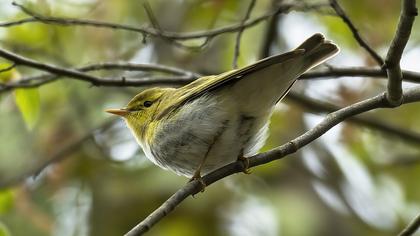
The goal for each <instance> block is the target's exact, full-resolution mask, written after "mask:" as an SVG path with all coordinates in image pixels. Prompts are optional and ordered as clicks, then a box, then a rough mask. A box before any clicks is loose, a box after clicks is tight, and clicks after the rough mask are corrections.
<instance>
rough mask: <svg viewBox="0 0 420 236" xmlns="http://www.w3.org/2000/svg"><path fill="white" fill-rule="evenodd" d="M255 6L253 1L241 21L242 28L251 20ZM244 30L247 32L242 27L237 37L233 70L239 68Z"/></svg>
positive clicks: (253, 0)
mask: <svg viewBox="0 0 420 236" xmlns="http://www.w3.org/2000/svg"><path fill="white" fill-rule="evenodd" d="M254 6H255V0H251V2H250V3H249V6H248V8H247V10H246V13H245V16H244V18H243V19H242V21H241V26H243V25H244V24H245V21H247V20H248V19H249V16H250V15H251V12H252V9H254ZM244 30H245V28H244V27H242V28H241V29H240V30H239V31H238V34H237V35H236V42H235V51H234V53H233V62H232V67H233V69H236V68H238V58H239V54H240V50H241V37H242V33H243V32H244Z"/></svg>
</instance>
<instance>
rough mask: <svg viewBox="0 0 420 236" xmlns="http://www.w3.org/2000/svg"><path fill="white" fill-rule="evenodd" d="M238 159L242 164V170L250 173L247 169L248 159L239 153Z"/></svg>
mask: <svg viewBox="0 0 420 236" xmlns="http://www.w3.org/2000/svg"><path fill="white" fill-rule="evenodd" d="M238 161H241V162H242V163H243V164H244V170H243V171H242V172H244V173H245V174H247V175H249V174H251V170H250V169H249V159H248V158H246V157H244V156H242V155H240V156H239V157H238Z"/></svg>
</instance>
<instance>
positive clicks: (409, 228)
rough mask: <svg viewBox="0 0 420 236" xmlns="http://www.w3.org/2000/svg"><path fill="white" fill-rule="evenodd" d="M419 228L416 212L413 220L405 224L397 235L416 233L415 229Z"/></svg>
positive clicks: (419, 223) (419, 217)
mask: <svg viewBox="0 0 420 236" xmlns="http://www.w3.org/2000/svg"><path fill="white" fill-rule="evenodd" d="M419 228H420V214H418V215H417V216H416V217H415V218H414V219H413V221H411V222H410V224H408V225H407V227H405V228H404V229H403V231H401V233H399V234H398V236H411V235H414V234H415V233H416V231H417V230H418V229H419Z"/></svg>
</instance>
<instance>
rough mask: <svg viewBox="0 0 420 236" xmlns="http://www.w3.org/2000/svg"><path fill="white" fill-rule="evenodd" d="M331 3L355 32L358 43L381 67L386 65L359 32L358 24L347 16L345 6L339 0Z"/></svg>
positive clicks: (332, 0)
mask: <svg viewBox="0 0 420 236" xmlns="http://www.w3.org/2000/svg"><path fill="white" fill-rule="evenodd" d="M330 5H331V7H332V8H333V9H334V11H335V12H336V13H337V15H338V16H339V17H340V18H341V19H342V20H343V22H344V23H345V24H346V25H347V27H349V29H350V31H351V32H352V33H353V37H354V38H355V39H356V41H357V43H359V45H360V46H361V47H362V48H364V49H365V50H366V51H367V52H368V53H369V54H370V56H371V57H372V58H373V59H374V60H375V61H376V63H378V65H379V66H380V67H382V66H383V65H384V60H383V59H382V57H381V56H379V55H378V53H376V51H375V50H373V49H372V48H371V47H370V46H369V45H368V43H367V42H366V41H365V40H364V39H363V38H362V36H361V35H360V34H359V31H358V30H357V28H356V26H354V24H353V22H352V21H351V20H350V18H349V17H348V16H347V14H346V12H345V11H344V10H343V8H342V7H341V6H340V4H339V3H338V2H337V0H330Z"/></svg>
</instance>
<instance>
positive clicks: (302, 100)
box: [286, 91, 420, 145]
mask: <svg viewBox="0 0 420 236" xmlns="http://www.w3.org/2000/svg"><path fill="white" fill-rule="evenodd" d="M286 99H287V100H291V101H292V102H295V103H297V104H299V105H301V106H304V107H305V108H306V109H307V110H309V111H312V112H314V113H321V114H323V113H328V112H334V111H337V110H339V109H340V107H338V106H335V105H333V104H330V103H326V102H321V101H317V100H315V99H313V98H310V97H307V96H304V95H301V94H298V93H295V92H293V91H292V92H289V94H288V95H287V96H286ZM305 111H306V110H305ZM348 121H349V122H352V123H355V124H358V125H362V126H365V127H368V128H371V129H376V130H378V131H381V132H383V133H386V134H388V135H392V136H394V137H399V138H401V139H404V140H405V141H408V142H410V143H412V144H414V145H419V144H420V134H418V133H415V132H411V131H409V130H404V129H401V128H400V127H396V126H393V125H391V124H388V123H386V122H383V121H380V120H378V119H375V118H373V117H368V116H357V117H350V118H349V120H348Z"/></svg>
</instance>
